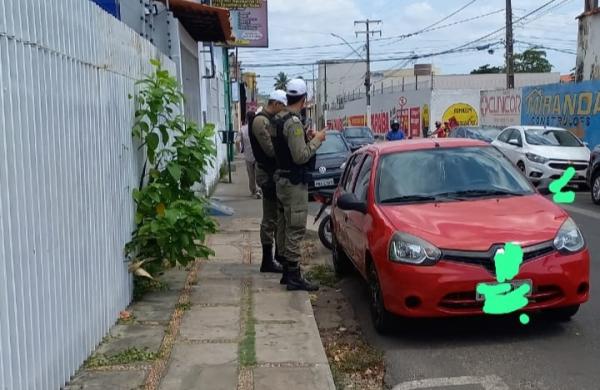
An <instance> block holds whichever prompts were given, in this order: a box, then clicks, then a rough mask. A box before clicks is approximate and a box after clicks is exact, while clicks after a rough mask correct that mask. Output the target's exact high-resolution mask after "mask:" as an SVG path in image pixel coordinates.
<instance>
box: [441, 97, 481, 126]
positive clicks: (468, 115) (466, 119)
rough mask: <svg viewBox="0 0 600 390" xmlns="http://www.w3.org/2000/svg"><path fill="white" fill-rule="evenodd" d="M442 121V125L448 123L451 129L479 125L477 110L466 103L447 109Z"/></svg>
mask: <svg viewBox="0 0 600 390" xmlns="http://www.w3.org/2000/svg"><path fill="white" fill-rule="evenodd" d="M442 121H443V122H444V123H446V122H448V123H449V124H450V127H452V128H455V127H458V126H477V125H479V117H478V115H477V110H476V109H475V108H473V106H471V105H469V104H466V103H456V104H453V105H451V106H450V107H448V109H446V112H444V116H443V117H442Z"/></svg>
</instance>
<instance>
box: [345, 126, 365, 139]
mask: <svg viewBox="0 0 600 390" xmlns="http://www.w3.org/2000/svg"><path fill="white" fill-rule="evenodd" d="M344 136H345V137H346V138H370V137H371V131H370V130H369V129H368V128H366V127H350V128H347V129H346V130H344Z"/></svg>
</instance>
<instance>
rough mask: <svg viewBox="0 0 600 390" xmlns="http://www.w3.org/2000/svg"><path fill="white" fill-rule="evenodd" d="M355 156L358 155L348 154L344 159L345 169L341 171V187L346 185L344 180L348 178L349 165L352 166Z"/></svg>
mask: <svg viewBox="0 0 600 390" xmlns="http://www.w3.org/2000/svg"><path fill="white" fill-rule="evenodd" d="M357 157H358V156H350V158H348V161H346V169H344V173H342V178H341V179H340V186H341V187H342V188H345V187H346V180H347V179H348V175H349V173H350V166H352V164H353V163H354V160H355V159H356V158H357Z"/></svg>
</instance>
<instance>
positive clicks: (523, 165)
mask: <svg viewBox="0 0 600 390" xmlns="http://www.w3.org/2000/svg"><path fill="white" fill-rule="evenodd" d="M517 168H519V169H520V170H521V172H523V173H527V170H526V169H525V163H524V162H523V161H519V162H517Z"/></svg>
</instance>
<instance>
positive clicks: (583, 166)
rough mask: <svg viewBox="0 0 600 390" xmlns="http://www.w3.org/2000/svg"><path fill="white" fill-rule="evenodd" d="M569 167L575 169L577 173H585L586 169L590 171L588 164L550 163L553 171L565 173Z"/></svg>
mask: <svg viewBox="0 0 600 390" xmlns="http://www.w3.org/2000/svg"><path fill="white" fill-rule="evenodd" d="M569 167H573V168H575V170H576V171H585V170H586V169H588V164H587V163H574V164H567V163H550V168H552V169H560V170H561V171H565V170H567V169H568V168H569Z"/></svg>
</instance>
